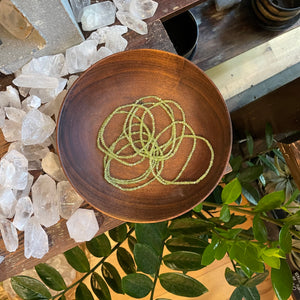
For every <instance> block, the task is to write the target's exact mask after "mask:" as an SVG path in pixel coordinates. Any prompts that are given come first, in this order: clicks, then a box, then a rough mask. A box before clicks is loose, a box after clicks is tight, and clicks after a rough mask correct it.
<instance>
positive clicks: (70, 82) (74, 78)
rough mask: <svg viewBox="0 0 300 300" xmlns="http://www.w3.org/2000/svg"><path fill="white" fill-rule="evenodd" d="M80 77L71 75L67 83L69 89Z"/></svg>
mask: <svg viewBox="0 0 300 300" xmlns="http://www.w3.org/2000/svg"><path fill="white" fill-rule="evenodd" d="M78 78H79V76H78V75H71V76H70V77H69V80H68V83H67V90H69V89H70V88H71V86H72V85H73V83H74V82H75V81H76V80H77V79H78Z"/></svg>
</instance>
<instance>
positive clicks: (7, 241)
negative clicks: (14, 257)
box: [0, 219, 19, 252]
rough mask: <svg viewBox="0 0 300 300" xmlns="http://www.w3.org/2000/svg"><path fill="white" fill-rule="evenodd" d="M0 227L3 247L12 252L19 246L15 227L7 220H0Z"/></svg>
mask: <svg viewBox="0 0 300 300" xmlns="http://www.w3.org/2000/svg"><path fill="white" fill-rule="evenodd" d="M0 229H1V234H2V239H3V242H4V245H5V248H6V250H7V251H8V252H14V251H16V250H17V248H18V246H19V239H18V233H17V229H16V227H15V226H14V225H13V224H12V222H10V221H9V220H5V219H3V220H1V221H0Z"/></svg>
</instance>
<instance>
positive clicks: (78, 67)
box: [66, 40, 98, 74]
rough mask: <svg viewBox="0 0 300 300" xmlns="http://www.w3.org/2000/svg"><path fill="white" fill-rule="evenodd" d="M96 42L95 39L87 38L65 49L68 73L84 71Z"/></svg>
mask: <svg viewBox="0 0 300 300" xmlns="http://www.w3.org/2000/svg"><path fill="white" fill-rule="evenodd" d="M97 44H98V43H97V41H93V40H87V41H84V42H82V43H81V44H79V45H77V46H74V47H71V48H69V49H67V50H66V63H67V67H68V71H69V73H70V74H73V73H77V72H82V71H85V70H86V69H87V68H88V67H90V66H91V64H92V62H93V59H94V56H95V53H96V52H97Z"/></svg>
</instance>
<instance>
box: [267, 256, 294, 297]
mask: <svg viewBox="0 0 300 300" xmlns="http://www.w3.org/2000/svg"><path fill="white" fill-rule="evenodd" d="M271 279H272V286H273V289H274V291H275V294H276V296H277V298H278V299H279V300H286V299H288V298H289V296H290V295H291V293H292V290H293V277H292V272H291V270H290V268H289V266H288V263H287V262H286V260H284V259H281V262H280V269H272V270H271Z"/></svg>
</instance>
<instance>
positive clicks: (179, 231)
mask: <svg viewBox="0 0 300 300" xmlns="http://www.w3.org/2000/svg"><path fill="white" fill-rule="evenodd" d="M214 226H215V225H214V223H211V222H209V221H206V220H202V219H192V218H182V219H175V220H173V221H172V222H171V224H170V226H169V231H170V233H171V235H173V236H180V235H197V236H199V235H201V234H204V233H206V232H208V231H210V229H212V228H213V227H214Z"/></svg>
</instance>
